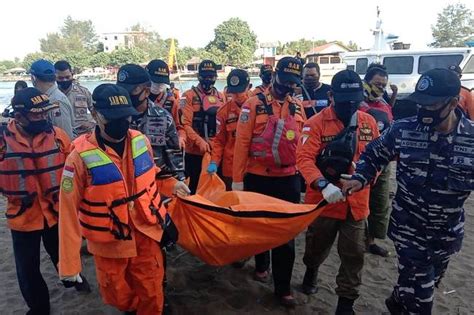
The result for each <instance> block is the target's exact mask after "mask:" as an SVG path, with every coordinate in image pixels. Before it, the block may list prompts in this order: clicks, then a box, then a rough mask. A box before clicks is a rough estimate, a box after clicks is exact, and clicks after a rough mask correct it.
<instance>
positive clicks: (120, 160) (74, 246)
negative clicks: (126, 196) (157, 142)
mask: <svg viewBox="0 0 474 315" xmlns="http://www.w3.org/2000/svg"><path fill="white" fill-rule="evenodd" d="M86 136H87V137H89V141H90V142H91V143H93V144H97V138H96V133H95V132H94V133H92V134H91V135H86ZM147 146H148V150H149V151H150V153H151V154H152V152H153V151H152V149H151V146H150V143H149V142H148V140H147ZM102 149H103V150H104V151H105V152H106V153H107V155H108V156H109V157H110V158H111V160H112V161H113V162H114V163H115V165H117V167H118V168H119V169H120V170H121V173H122V174H123V176H124V177H125V178H124V179H125V182H126V183H127V184H128V187H127V189H128V191H133V190H132V189H133V187H132V183H133V182H134V175H133V169H132V167H131V166H132V165H133V163H130V159H131V158H132V157H131V155H132V150H131V147H130V142H129V141H126V144H125V149H124V154H123V157H120V156H118V155H117V153H116V152H115V151H114V150H113V149H111V148H110V147H108V146H105V145H104V146H103V148H102ZM65 168H67V169H69V170H73V171H71V172H72V175H71V174H69V177H71V176H72V178H71V180H72V184H69V186H72V187H68V189H65V188H64V187H63V185H62V186H61V191H60V194H59V209H60V210H59V274H60V275H61V276H71V275H75V274H77V273H79V272H80V271H81V257H80V247H81V243H82V234H81V231H80V226H79V218H78V212H79V205H80V203H81V200H82V198H83V196H84V192H85V190H86V189H87V188H88V187H89V186H90V185H91V179H92V178H91V175H90V173H89V171H88V170H87V167H86V165H85V164H84V162H83V160H82V158H81V156H80V155H79V152H77V151H76V150H72V152H71V154H70V155H69V156H68V158H67V160H66V164H65ZM157 184H158V183H157ZM158 186H159V187H158V189H159V190H160V191H161V189H162V187H160V185H159V184H158ZM137 215H138V214H136V212H135V211H133V210H129V218H130V220H131V222H130V225H131V228H132V232H131V236H132V239H131V240H117V241H115V242H108V243H98V242H92V241H87V247H88V250H89V252H91V253H92V254H94V255H98V256H101V257H107V258H130V257H135V256H137V247H136V241H135V233H142V234H146V235H147V236H148V237H150V234H153V232H157V231H153V230H152V229H154V230H158V229H161V228H160V227H159V225H155V226H143V225H142V223H141V222H142V220H140V219H139V218H138V217H137ZM155 241H159V239H155Z"/></svg>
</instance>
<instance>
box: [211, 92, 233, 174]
mask: <svg viewBox="0 0 474 315" xmlns="http://www.w3.org/2000/svg"><path fill="white" fill-rule="evenodd" d="M239 115H240V106H239V105H237V103H235V102H234V101H232V100H230V101H228V102H227V103H226V104H225V105H224V106H222V107H221V108H220V109H219V111H218V112H217V125H218V128H217V134H216V136H215V137H214V138H213V139H212V140H211V148H212V151H211V161H213V162H216V164H217V165H219V164H220V163H221V162H222V175H223V176H225V177H232V164H233V160H234V146H235V134H236V130H237V121H238V120H239Z"/></svg>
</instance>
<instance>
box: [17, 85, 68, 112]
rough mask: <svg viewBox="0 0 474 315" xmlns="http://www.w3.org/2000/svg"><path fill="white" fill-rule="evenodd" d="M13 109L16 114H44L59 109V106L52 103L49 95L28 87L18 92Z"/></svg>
mask: <svg viewBox="0 0 474 315" xmlns="http://www.w3.org/2000/svg"><path fill="white" fill-rule="evenodd" d="M12 108H13V110H14V111H16V112H22V113H42V112H46V111H49V110H51V109H55V108H59V105H58V104H56V103H55V104H52V103H50V101H49V97H48V95H46V94H43V93H41V92H40V91H39V90H38V89H36V88H33V87H27V88H24V89H21V90H19V91H18V92H16V94H15V96H14V97H13V99H12Z"/></svg>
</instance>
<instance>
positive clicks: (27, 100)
mask: <svg viewBox="0 0 474 315" xmlns="http://www.w3.org/2000/svg"><path fill="white" fill-rule="evenodd" d="M58 107H59V105H58V104H51V103H50V101H49V98H48V96H47V95H46V94H43V93H41V92H40V91H39V90H37V89H35V88H31V87H30V88H28V87H27V88H24V89H22V90H20V91H18V92H17V93H16V94H15V96H14V97H13V99H12V108H13V119H11V120H10V121H9V122H8V125H7V126H2V127H1V131H0V193H1V194H2V195H3V196H5V197H6V198H7V209H6V217H7V223H8V227H9V228H10V229H11V235H12V241H13V253H14V256H15V265H16V272H17V276H18V284H19V286H20V290H21V294H22V295H23V298H24V299H25V302H26V304H27V305H28V307H29V311H28V314H49V312H50V304H49V292H48V287H47V285H46V283H45V281H44V280H43V277H42V275H41V272H40V242H41V239H42V240H43V246H44V248H45V249H46V252H47V253H48V255H49V257H50V259H51V262H52V263H53V265H54V267H55V268H56V266H57V263H58V224H57V223H58V219H57V217H58V210H59V209H58V194H59V181H60V179H61V173H62V169H63V166H64V161H65V160H66V156H67V154H68V153H69V146H70V139H69V137H68V136H67V134H66V133H65V132H64V131H63V130H62V129H60V128H58V127H53V126H52V125H51V123H50V122H49V120H48V112H49V111H50V110H53V109H57V108H58ZM4 285H5V284H4ZM4 289H5V290H6V289H7V288H6V287H4ZM4 311H6V310H4Z"/></svg>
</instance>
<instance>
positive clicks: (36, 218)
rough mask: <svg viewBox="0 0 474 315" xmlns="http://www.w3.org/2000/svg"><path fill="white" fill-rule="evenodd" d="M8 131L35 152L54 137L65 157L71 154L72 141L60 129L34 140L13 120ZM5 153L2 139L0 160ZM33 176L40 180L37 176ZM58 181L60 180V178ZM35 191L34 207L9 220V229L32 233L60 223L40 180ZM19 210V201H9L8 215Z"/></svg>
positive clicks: (38, 136)
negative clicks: (50, 207)
mask: <svg viewBox="0 0 474 315" xmlns="http://www.w3.org/2000/svg"><path fill="white" fill-rule="evenodd" d="M7 129H8V131H9V132H10V133H11V134H12V136H13V137H14V138H15V140H16V141H17V142H18V143H19V144H20V145H22V146H24V147H25V148H33V150H34V148H41V147H42V146H43V145H44V143H45V142H46V141H47V139H46V137H54V138H55V140H56V143H57V144H58V145H59V148H60V150H61V152H62V153H63V155H64V156H67V155H68V154H69V152H70V144H71V140H70V139H69V136H68V135H67V134H66V132H65V131H64V130H62V129H60V128H57V127H54V133H50V134H48V133H41V134H39V135H37V136H35V137H34V138H32V139H28V138H26V137H25V136H24V135H23V134H22V133H21V132H20V130H19V129H18V128H17V125H16V123H15V121H14V120H11V121H10V122H9V123H8V126H7ZM4 153H6V146H5V143H4V142H3V141H2V140H1V139H0V159H1V158H3V156H4ZM1 171H9V170H1ZM10 171H11V170H10ZM32 176H34V177H35V178H38V177H37V176H36V175H32ZM58 180H60V179H59V178H58ZM58 185H59V182H58ZM2 188H4V187H2ZM35 190H36V191H37V192H38V194H37V196H36V197H35V198H34V201H33V204H32V206H31V207H30V208H28V209H27V210H26V211H25V212H24V213H23V214H21V215H19V216H17V217H15V218H11V219H8V220H7V223H8V227H9V228H10V229H12V230H15V231H23V232H31V231H37V230H42V229H44V228H45V225H47V226H49V227H51V226H54V225H55V224H57V223H58V220H57V217H56V216H55V215H54V214H53V213H52V212H51V211H50V210H49V203H48V202H47V201H46V200H45V198H44V197H43V195H44V191H43V189H42V188H41V183H40V182H39V180H38V179H37V180H36V189H35ZM19 209H20V203H19V202H18V199H16V200H15V201H12V200H10V199H8V200H7V209H6V213H7V214H15V213H18V211H19Z"/></svg>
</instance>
